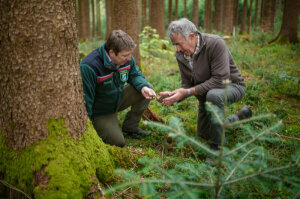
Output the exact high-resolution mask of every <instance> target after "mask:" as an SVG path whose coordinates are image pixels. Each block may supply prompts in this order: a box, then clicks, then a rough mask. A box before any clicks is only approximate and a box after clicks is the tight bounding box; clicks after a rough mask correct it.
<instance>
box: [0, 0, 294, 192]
mask: <svg viewBox="0 0 300 199" xmlns="http://www.w3.org/2000/svg"><path fill="white" fill-rule="evenodd" d="M0 11H1V13H0V16H1V20H0V27H1V31H0V58H1V60H0V65H1V66H0V80H1V84H0V92H1V95H0V97H1V98H0V107H1V113H0V198H299V197H300V178H299V177H300V175H299V173H300V169H299V168H300V167H299V166H300V163H299V161H300V156H299V154H300V134H299V132H300V111H299V110H300V103H299V102H300V101H299V99H300V96H299V90H300V88H299V84H300V79H299V78H300V59H299V58H300V44H299V36H300V25H299V23H300V22H299V11H300V1H296V0H76V1H63V0H60V1H53V2H52V1H42V2H26V3H25V2H24V3H22V5H21V3H16V2H15V1H0ZM183 17H185V18H187V19H189V20H191V21H192V22H193V23H194V24H195V25H196V27H198V29H199V31H200V32H202V33H209V34H216V35H219V36H220V37H222V38H223V39H224V40H225V41H226V44H227V46H228V48H229V50H230V52H231V54H232V55H233V57H234V60H235V62H236V64H237V66H238V68H239V69H240V71H241V73H242V76H243V78H244V80H245V82H246V85H247V90H246V94H245V96H244V97H243V98H242V100H241V101H239V102H237V103H235V104H233V105H230V106H228V107H226V110H225V114H226V116H229V115H231V114H233V113H236V112H237V111H238V110H240V109H241V108H242V107H244V106H246V105H247V106H250V107H251V109H252V111H253V117H252V118H250V119H249V120H246V121H243V122H238V123H235V124H233V125H230V126H226V128H225V129H224V133H225V135H226V146H225V147H224V148H223V149H222V152H221V153H215V152H214V151H212V150H210V149H209V147H208V145H209V143H208V142H207V141H206V140H204V139H202V138H199V137H197V136H196V130H197V122H196V118H197V112H198V101H197V99H196V98H195V97H189V98H188V99H186V100H184V101H182V102H180V103H176V104H174V105H173V106H170V107H168V106H162V105H161V104H160V103H159V102H157V101H156V100H153V101H151V102H150V105H149V107H148V109H147V111H146V112H145V114H144V116H143V119H142V121H141V126H142V128H143V129H145V130H149V131H152V132H153V134H152V135H151V136H148V137H145V138H135V137H131V136H127V135H125V140H126V146H125V147H124V148H119V147H115V146H109V145H106V144H104V143H103V142H102V140H101V139H100V138H99V137H98V135H97V133H96V132H95V131H94V129H93V127H92V124H91V122H90V121H89V120H88V119H87V116H86V112H85V107H84V101H83V97H82V96H83V93H82V87H81V86H82V85H81V76H80V71H79V63H80V60H82V58H84V57H85V56H86V55H88V54H89V53H90V52H91V51H92V50H94V49H96V48H98V47H99V46H100V45H101V44H102V43H103V42H104V41H105V39H106V38H107V36H108V34H109V33H110V31H111V30H115V29H122V30H124V31H125V32H127V33H128V34H129V35H130V36H131V37H132V38H133V40H134V41H135V42H136V44H138V45H137V48H136V49H135V51H134V54H133V56H134V59H135V61H136V63H137V64H138V66H139V67H140V69H141V71H142V72H143V74H144V75H145V77H146V79H147V81H148V82H150V83H151V84H152V85H153V86H154V90H155V92H156V93H158V92H160V91H166V90H169V91H172V90H174V89H177V88H179V87H180V86H181V80H180V73H179V70H178V66H177V62H176V59H175V56H174V52H175V51H176V49H175V47H174V46H172V44H171V42H170V40H169V38H168V37H167V27H168V24H169V23H170V22H171V21H172V20H176V19H179V18H183ZM16 80H18V81H16ZM207 109H208V110H210V112H211V113H212V114H213V115H215V116H216V117H217V116H218V113H215V111H214V108H213V107H211V106H208V107H207ZM127 111H128V110H126V111H123V112H121V113H119V115H118V117H119V123H120V125H121V124H122V122H123V120H124V117H125V115H126V113H127ZM217 118H218V117H217ZM218 122H220V123H222V122H223V121H222V120H218ZM208 156H209V157H214V158H215V160H216V162H215V163H214V164H208V163H207V162H206V158H207V157H208Z"/></svg>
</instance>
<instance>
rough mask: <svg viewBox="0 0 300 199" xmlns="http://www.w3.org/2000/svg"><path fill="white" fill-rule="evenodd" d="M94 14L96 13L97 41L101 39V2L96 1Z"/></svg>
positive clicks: (99, 0)
mask: <svg viewBox="0 0 300 199" xmlns="http://www.w3.org/2000/svg"><path fill="white" fill-rule="evenodd" d="M96 5H97V6H96V8H97V9H96V11H97V12H96V13H97V17H96V19H97V35H98V39H99V40H101V39H102V28H101V0H97V4H96Z"/></svg>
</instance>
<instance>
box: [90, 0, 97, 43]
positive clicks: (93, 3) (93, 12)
mask: <svg viewBox="0 0 300 199" xmlns="http://www.w3.org/2000/svg"><path fill="white" fill-rule="evenodd" d="M91 1H92V25H93V27H92V38H95V37H96V17H95V0H91Z"/></svg>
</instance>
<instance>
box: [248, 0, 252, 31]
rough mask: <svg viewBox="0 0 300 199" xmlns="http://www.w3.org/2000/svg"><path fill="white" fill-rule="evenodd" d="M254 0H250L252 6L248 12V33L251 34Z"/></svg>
mask: <svg viewBox="0 0 300 199" xmlns="http://www.w3.org/2000/svg"><path fill="white" fill-rule="evenodd" d="M252 2H253V1H252V0H250V8H249V12H248V30H247V32H248V34H250V31H251V14H252Z"/></svg>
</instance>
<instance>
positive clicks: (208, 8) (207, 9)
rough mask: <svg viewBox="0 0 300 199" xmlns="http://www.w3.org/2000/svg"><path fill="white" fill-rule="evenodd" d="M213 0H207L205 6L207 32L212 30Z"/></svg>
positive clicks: (205, 27)
mask: <svg viewBox="0 0 300 199" xmlns="http://www.w3.org/2000/svg"><path fill="white" fill-rule="evenodd" d="M211 12H212V10H211V0H205V8H204V29H205V31H206V32H211V21H212V19H211Z"/></svg>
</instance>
